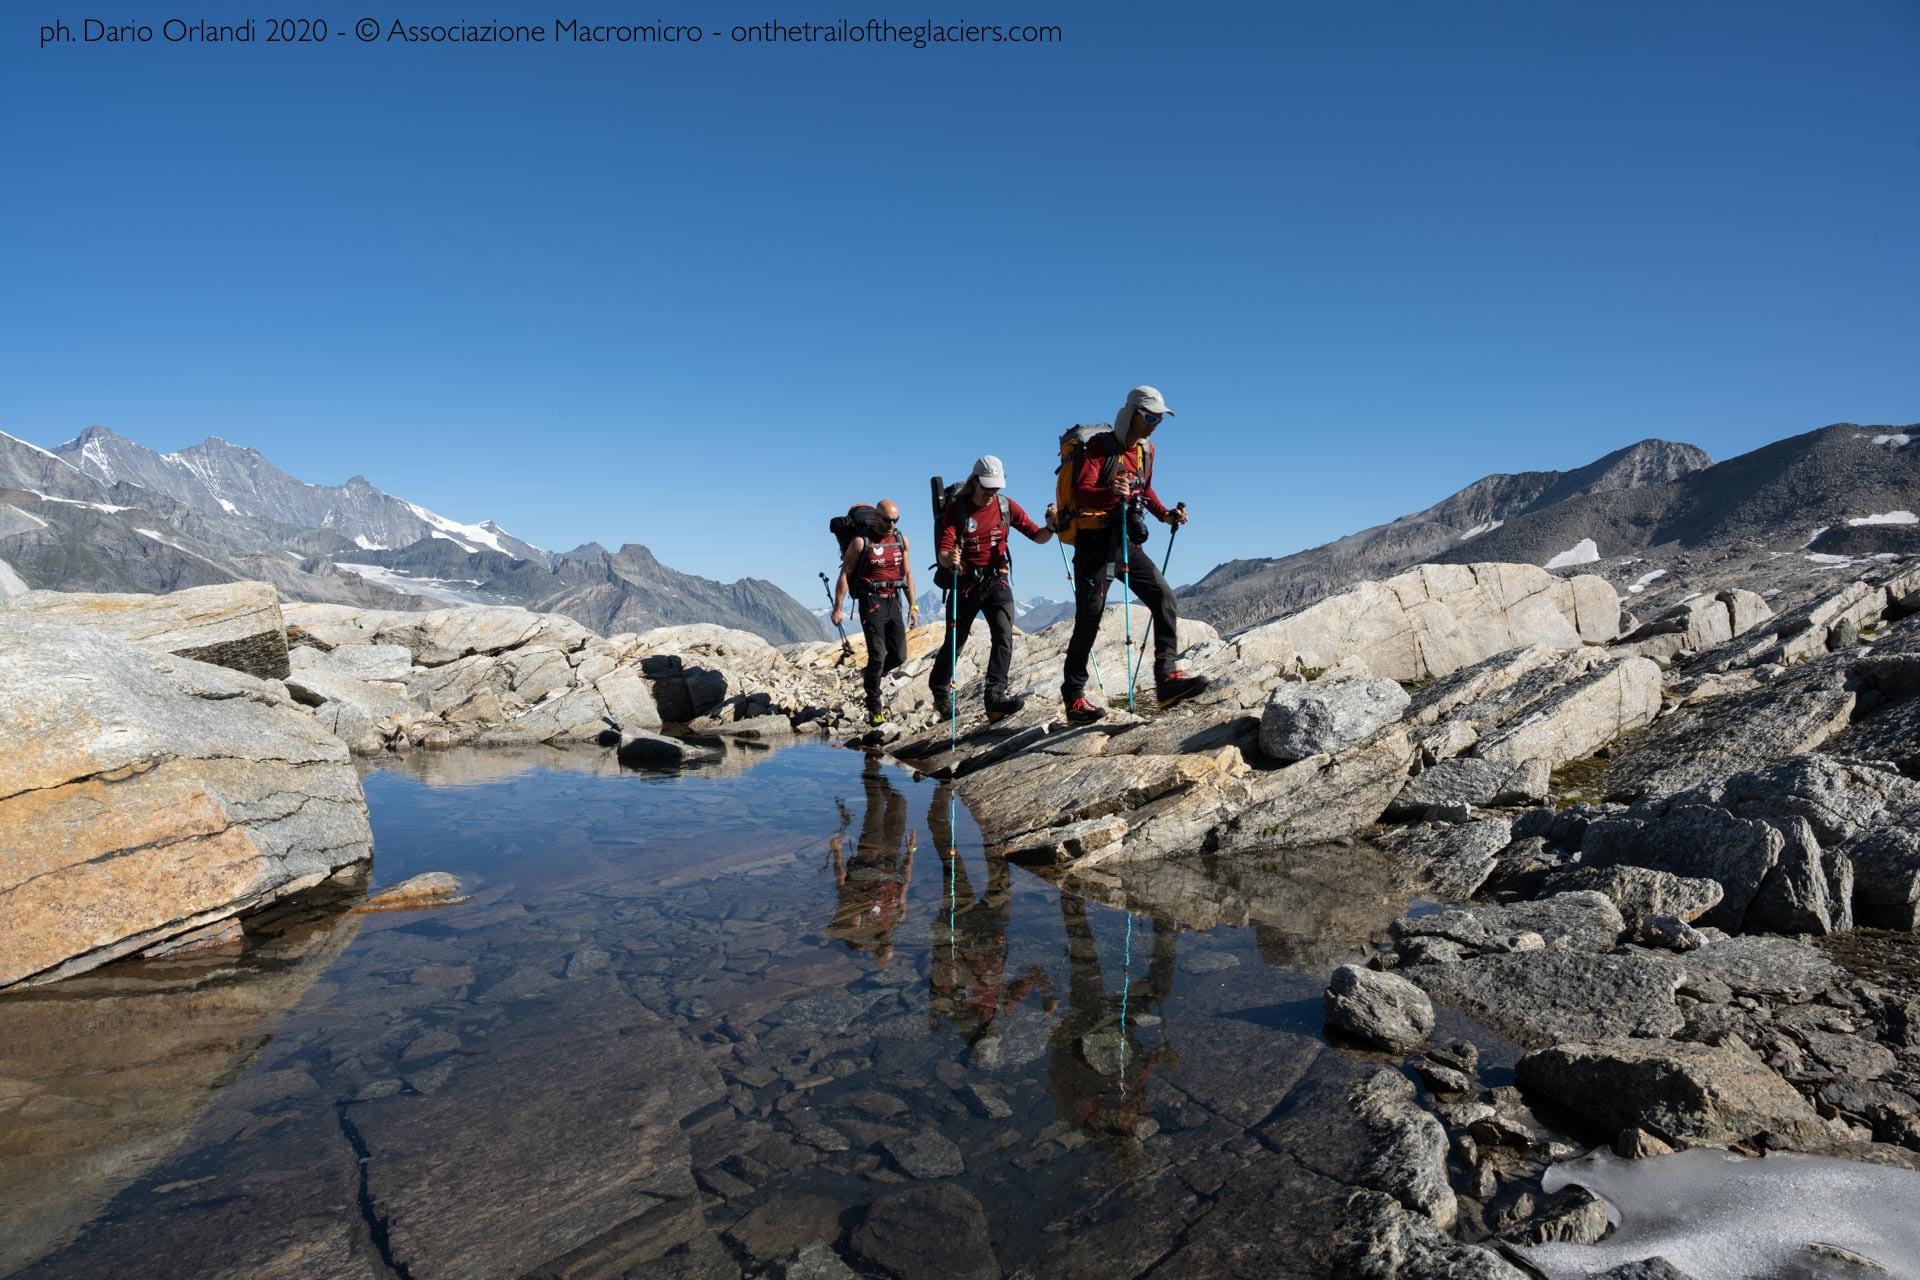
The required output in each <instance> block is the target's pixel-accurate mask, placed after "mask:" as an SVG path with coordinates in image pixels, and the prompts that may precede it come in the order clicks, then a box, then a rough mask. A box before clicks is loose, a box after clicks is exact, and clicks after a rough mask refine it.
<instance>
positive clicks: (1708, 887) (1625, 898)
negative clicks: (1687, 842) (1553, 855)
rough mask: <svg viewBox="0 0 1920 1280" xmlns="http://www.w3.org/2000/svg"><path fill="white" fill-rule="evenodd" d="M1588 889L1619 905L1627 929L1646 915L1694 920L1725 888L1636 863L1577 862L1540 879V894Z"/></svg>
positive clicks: (1719, 896)
mask: <svg viewBox="0 0 1920 1280" xmlns="http://www.w3.org/2000/svg"><path fill="white" fill-rule="evenodd" d="M1573 890H1592V891H1593V892H1596V893H1601V894H1604V895H1606V898H1607V900H1608V901H1610V902H1612V903H1613V904H1614V906H1616V907H1618V908H1619V909H1620V917H1621V919H1622V921H1623V922H1624V923H1625V927H1626V928H1628V929H1636V928H1638V927H1639V924H1640V921H1641V920H1642V919H1643V918H1644V917H1646V916H1650V915H1673V916H1678V917H1679V918H1680V919H1682V920H1685V921H1693V920H1698V919H1699V918H1700V917H1701V916H1702V915H1704V914H1706V913H1707V912H1708V911H1710V910H1712V909H1713V908H1714V907H1715V906H1718V905H1719V903H1720V899H1721V898H1722V897H1724V896H1725V894H1726V890H1724V889H1723V888H1721V886H1720V882H1719V881H1717V880H1709V879H1706V878H1704V877H1700V876H1680V875H1675V874H1673V873H1672V872H1671V871H1657V870H1655V869H1653V868H1651V867H1636V866H1607V867H1594V866H1577V867H1567V868H1564V869H1562V870H1558V871H1552V872H1549V873H1548V874H1547V875H1546V876H1545V878H1544V879H1543V880H1542V881H1541V891H1542V893H1543V895H1550V894H1556V893H1567V892H1570V891H1573Z"/></svg>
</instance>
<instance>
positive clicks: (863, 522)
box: [827, 502, 895, 600]
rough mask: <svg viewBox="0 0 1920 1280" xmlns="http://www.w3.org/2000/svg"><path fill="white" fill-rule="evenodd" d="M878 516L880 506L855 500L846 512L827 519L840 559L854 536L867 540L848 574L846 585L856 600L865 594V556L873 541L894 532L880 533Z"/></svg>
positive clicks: (871, 547)
mask: <svg viewBox="0 0 1920 1280" xmlns="http://www.w3.org/2000/svg"><path fill="white" fill-rule="evenodd" d="M879 518H880V508H878V507H876V506H873V505H872V504H871V503H866V502H857V503H855V504H854V505H853V506H851V507H848V508H847V514H845V515H843V516H835V517H834V518H833V519H831V520H829V521H827V528H828V529H829V530H830V531H831V532H832V533H833V537H834V540H835V541H836V542H838V543H839V544H840V559H841V560H842V561H844V560H845V559H846V558H847V545H848V544H849V543H851V542H852V541H853V540H854V539H855V538H865V539H866V540H867V545H866V547H865V549H863V550H862V551H861V552H860V560H859V562H858V563H857V564H855V565H854V566H853V570H852V572H851V573H850V574H849V575H848V582H847V587H848V589H849V590H850V591H851V592H852V593H853V596H854V598H855V599H856V600H857V599H861V598H863V597H864V596H865V594H866V590H867V586H866V573H867V557H868V555H869V554H870V553H871V552H872V551H873V544H874V542H875V541H877V540H879V539H881V538H883V537H887V536H890V535H891V534H892V533H893V532H895V531H894V530H889V531H888V532H887V533H886V534H882V533H881V532H880V531H879V530H878V529H877V528H875V527H874V522H875V521H877V520H878V519H879Z"/></svg>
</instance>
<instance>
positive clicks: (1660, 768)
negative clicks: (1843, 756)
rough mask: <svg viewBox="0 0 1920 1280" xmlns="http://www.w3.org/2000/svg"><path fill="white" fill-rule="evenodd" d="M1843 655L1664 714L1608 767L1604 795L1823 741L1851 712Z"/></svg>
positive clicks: (1677, 785) (1667, 788)
mask: <svg viewBox="0 0 1920 1280" xmlns="http://www.w3.org/2000/svg"><path fill="white" fill-rule="evenodd" d="M1843 658H1844V655H1835V656H1834V657H1833V658H1830V659H1826V660H1822V661H1820V662H1816V663H1809V664H1808V665H1807V666H1805V667H1803V668H1801V669H1800V670H1797V671H1793V672H1790V673H1789V674H1787V675H1786V676H1783V677H1782V678H1781V679H1779V680H1775V681H1773V682H1772V683H1770V684H1763V685H1759V686H1757V687H1755V688H1754V689H1753V690H1752V691H1751V692H1748V693H1730V694H1727V695H1725V696H1723V697H1719V698H1714V699H1712V700H1710V701H1708V702H1706V703H1703V704H1701V705H1699V706H1690V707H1682V708H1680V709H1679V710H1678V711H1675V712H1674V713H1673V714H1671V715H1669V716H1665V717H1663V718H1662V719H1661V720H1659V721H1658V722H1657V723H1655V724H1654V725H1653V726H1652V727H1651V728H1649V729H1648V730H1647V731H1646V732H1645V733H1644V734H1641V735H1639V736H1638V737H1637V738H1635V739H1633V740H1632V741H1631V742H1629V743H1626V744H1624V745H1623V749H1622V750H1621V752H1620V756H1619V758H1618V759H1616V760H1614V761H1612V762H1611V763H1610V764H1609V765H1608V767H1607V793H1608V795H1609V796H1610V797H1615V798H1620V799H1629V798H1634V797H1656V796H1667V795H1673V794H1675V793H1677V792H1681V791H1685V790H1688V789H1689V788H1693V787H1698V786H1701V785H1703V784H1706V783H1710V782H1712V781H1714V780H1716V779H1720V778H1725V777H1727V776H1729V775H1731V774H1736V773H1744V772H1747V771H1750V770H1753V769H1757V768H1761V767H1764V766H1766V765H1768V764H1771V763H1773V762H1774V761H1776V760H1779V759H1781V758H1782V757H1785V756H1791V755H1797V754H1800V753H1802V752H1807V751H1812V750H1814V749H1815V748H1817V747H1819V746H1821V745H1822V744H1824V743H1825V742H1826V741H1827V740H1828V739H1829V738H1832V737H1833V736H1834V735H1835V734H1837V733H1839V732H1840V731H1842V730H1843V729H1845V728H1846V727H1847V724H1848V721H1849V719H1850V717H1851V716H1852V714H1853V708H1854V693H1853V691H1852V690H1851V689H1850V688H1849V687H1848V679H1847V667H1846V663H1845V661H1843Z"/></svg>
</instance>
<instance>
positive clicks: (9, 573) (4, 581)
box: [0, 560, 32, 599]
mask: <svg viewBox="0 0 1920 1280" xmlns="http://www.w3.org/2000/svg"><path fill="white" fill-rule="evenodd" d="M29 590H32V588H30V587H28V586H27V584H26V583H25V582H23V581H21V579H20V575H19V574H17V573H15V572H14V571H13V566H12V565H10V564H8V563H7V562H6V561H5V560H0V599H4V598H6V597H7V596H17V595H19V594H20V593H21V592H22V591H29Z"/></svg>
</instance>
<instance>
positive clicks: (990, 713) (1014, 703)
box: [987, 697, 1027, 724]
mask: <svg viewBox="0 0 1920 1280" xmlns="http://www.w3.org/2000/svg"><path fill="white" fill-rule="evenodd" d="M1026 705H1027V700H1026V699H1025V698H1024V697H1013V698H988V699H987V723H988V724H992V723H993V722H994V721H996V720H1005V719H1006V718H1007V717H1008V716H1010V715H1012V714H1013V713H1014V712H1016V711H1018V710H1019V709H1020V708H1022V707H1024V706H1026Z"/></svg>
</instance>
